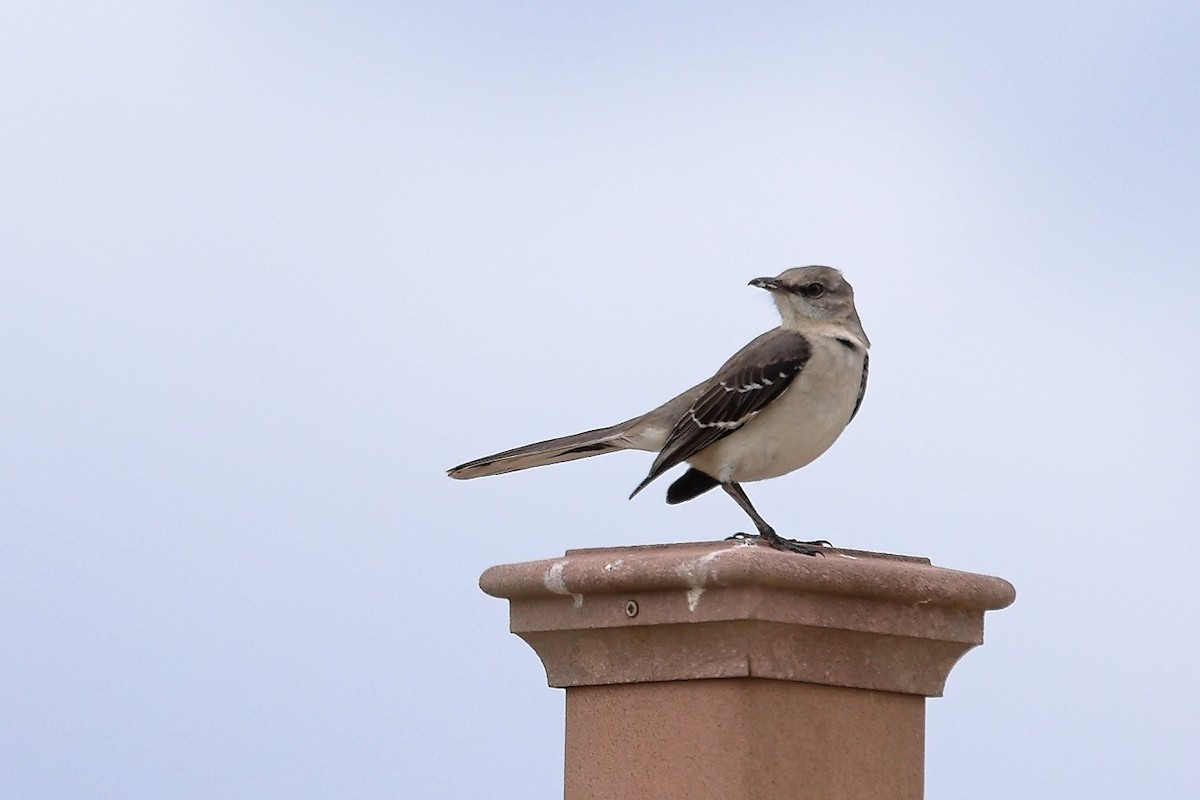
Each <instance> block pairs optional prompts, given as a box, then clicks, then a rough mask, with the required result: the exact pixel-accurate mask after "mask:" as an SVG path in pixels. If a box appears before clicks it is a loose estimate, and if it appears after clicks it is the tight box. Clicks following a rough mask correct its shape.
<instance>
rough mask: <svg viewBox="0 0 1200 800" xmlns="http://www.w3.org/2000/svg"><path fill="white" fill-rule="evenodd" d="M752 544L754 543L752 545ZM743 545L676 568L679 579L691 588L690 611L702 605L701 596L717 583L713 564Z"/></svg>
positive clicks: (733, 546)
mask: <svg viewBox="0 0 1200 800" xmlns="http://www.w3.org/2000/svg"><path fill="white" fill-rule="evenodd" d="M750 544H752V543H750ZM742 546H743V545H742V543H740V542H739V543H738V544H735V545H732V546H730V547H726V548H724V549H722V550H713V551H712V552H711V553H705V554H704V555H702V556H700V557H698V558H693V559H691V560H690V561H685V562H683V563H682V564H680V565H679V566H678V567H676V568H675V572H676V574H677V575H679V577H681V578H683V579H684V580H686V581H687V583H688V586H689V587H690V588H689V589H688V592H687V603H688V611H695V610H696V607H697V606H699V605H700V596H701V595H703V594H704V592H705V590H706V589H707V588H708V586H709V585H710V584H712V583H715V577H716V576H714V575H713V573H712V563H713V561H715V560H716V559H717V557H718V556H720V555H721V554H722V553H730V552H733V551H734V550H736V549H737V548H739V547H742Z"/></svg>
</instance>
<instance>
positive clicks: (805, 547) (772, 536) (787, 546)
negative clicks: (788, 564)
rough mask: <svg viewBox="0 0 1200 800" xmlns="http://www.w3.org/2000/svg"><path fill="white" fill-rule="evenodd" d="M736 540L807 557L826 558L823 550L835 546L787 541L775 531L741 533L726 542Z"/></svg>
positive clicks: (812, 542)
mask: <svg viewBox="0 0 1200 800" xmlns="http://www.w3.org/2000/svg"><path fill="white" fill-rule="evenodd" d="M735 539H736V540H739V541H744V542H757V543H759V544H765V545H766V546H767V547H771V548H774V549H776V550H782V551H784V552H786V553H800V554H801V555H805V556H824V555H825V554H824V553H823V552H821V549H822V548H824V547H832V546H833V545H831V544H830V543H829V542H827V541H825V540H824V539H816V540H815V541H811V542H802V541H799V540H797V539H785V538H783V537H782V536H780V535H779V534H777V533H775V531H764V532H762V533H741V532H739V533H735V534H734V535H733V536H730V537H729V539H727V540H726V541H730V540H735Z"/></svg>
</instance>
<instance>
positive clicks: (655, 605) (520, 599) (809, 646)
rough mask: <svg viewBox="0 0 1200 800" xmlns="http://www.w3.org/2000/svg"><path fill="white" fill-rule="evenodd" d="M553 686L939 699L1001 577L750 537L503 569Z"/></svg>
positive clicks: (488, 586)
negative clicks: (764, 689) (705, 685)
mask: <svg viewBox="0 0 1200 800" xmlns="http://www.w3.org/2000/svg"><path fill="white" fill-rule="evenodd" d="M480 586H481V587H482V588H483V589H484V591H486V592H488V593H489V594H492V595H494V596H497V597H503V598H507V599H509V601H510V618H511V629H512V631H513V632H514V633H516V634H517V635H519V636H521V637H522V638H523V639H525V641H527V642H528V643H529V644H530V645H531V646H532V647H533V648H534V650H535V651H536V652H537V653H538V655H539V656H540V657H541V658H542V661H543V664H544V665H545V668H546V673H547V678H548V680H549V682H550V685H552V686H560V687H567V686H588V685H600V684H609V683H637V682H643V681H668V680H691V679H697V678H736V677H761V678H772V679H776V680H791V681H803V682H809V683H819V684H824V685H830V686H848V687H857V688H864V689H878V690H885V691H893V692H905V693H911V694H920V695H924V696H935V695H940V694H941V692H942V689H943V687H944V684H945V680H946V676H947V675H948V674H949V671H950V669H951V667H953V665H954V663H955V662H956V661H957V660H958V659H959V658H960V657H961V656H962V655H963V653H965V652H966V651H967V650H969V649H970V648H972V647H974V646H975V645H978V644H980V643H982V641H983V613H984V611H986V610H992V609H998V608H1003V607H1005V606H1007V605H1008V604H1010V603H1011V602H1012V601H1013V599H1014V598H1015V592H1014V590H1013V587H1012V586H1011V584H1009V583H1008V582H1007V581H1004V580H1002V579H1000V578H993V577H989V576H985V575H975V574H972V573H967V572H959V571H956V570H950V569H944V568H941V567H935V566H932V565H931V564H929V563H928V561H926V560H924V559H916V558H910V557H901V556H888V555H884V554H874V553H862V552H855V551H840V550H832V549H831V550H829V551H828V552H827V554H826V555H824V556H817V557H811V556H803V555H798V554H794V553H784V552H780V551H776V550H772V549H770V548H767V547H763V546H761V545H757V544H753V543H744V542H726V541H723V542H704V543H694V544H678V545H661V546H642V547H621V548H611V549H594V550H572V551H568V552H567V553H566V555H564V556H563V557H561V558H555V559H548V560H544V561H531V562H524V563H518V564H508V565H503V566H497V567H492V568H491V569H489V570H487V571H486V572H484V574H483V576H482V577H481V579H480Z"/></svg>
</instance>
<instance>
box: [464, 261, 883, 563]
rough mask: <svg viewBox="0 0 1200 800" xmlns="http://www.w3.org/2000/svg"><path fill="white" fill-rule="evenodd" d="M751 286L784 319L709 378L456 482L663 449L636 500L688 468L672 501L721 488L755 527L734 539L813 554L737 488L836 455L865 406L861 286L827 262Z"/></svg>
mask: <svg viewBox="0 0 1200 800" xmlns="http://www.w3.org/2000/svg"><path fill="white" fill-rule="evenodd" d="M750 285H751V286H757V287H758V288H760V289H766V290H767V291H769V292H770V293H771V295H772V296H773V297H774V299H775V305H776V306H777V307H778V308H779V314H780V316H781V317H782V318H783V319H782V324H780V326H779V327H778V328H775V329H774V330H771V331H767V332H766V333H764V334H763V335H761V336H759V337H758V338H757V339H755V340H754V341H752V342H750V343H749V344H748V345H746V346H745V347H743V348H742V349H741V350H739V351H738V352H737V353H736V354H735V355H734V356H733V358H731V359H729V360H728V361H726V362H725V364H724V366H722V367H721V368H720V369H719V370H717V373H716V374H715V375H713V376H712V377H711V378H709V379H708V380H706V381H704V382H703V383H701V384H698V385H696V386H693V387H692V388H691V389H688V390H687V391H686V392H684V393H683V394H681V395H679V396H678V397H676V398H674V399H672V400H668V401H667V402H666V403H664V404H663V405H661V406H659V407H658V408H656V409H654V410H653V411H649V412H647V413H645V414H642V415H641V416H640V417H634V418H633V419H631V420H627V421H625V422H621V423H619V424H617V425H613V426H611V427H608V428H599V429H597V430H594V431H586V432H584V433H577V434H575V435H574V436H564V437H562V438H559V439H550V440H549V441H545V442H538V443H536V444H529V445H525V446H524V447H518V448H515V449H513V450H506V451H504V452H503V453H496V454H495V455H491V456H485V457H483V458H479V459H476V460H474V461H468V462H467V463H466V464H460V465H459V466H457V467H454V468H453V469H451V470H450V471H449V474H450V477H452V478H464V479H465V478H479V477H482V476H484V475H498V474H500V473H503V472H513V471H515V470H519V469H528V468H529V467H540V466H542V465H544V464H557V463H559V462H560V461H572V460H574V459H577V458H586V457H588V456H595V455H600V454H601V453H611V452H613V451H615V450H649V451H652V452H653V451H657V453H658V455H657V457H655V459H654V463H653V464H651V465H650V472H649V474H648V475H646V478H645V480H643V481H642V482H641V483H639V484H638V485H637V488H636V489H634V490H633V494H631V495H630V498H632V497H633V496H634V495H636V494H637V493H638V492H640V491H641V490H642V489H644V488H645V487H646V485H647V484H649V483H650V482H651V481H652V480H654V479H655V478H657V477H659V476H660V475H662V474H663V473H664V472H666V471H667V470H669V469H671V468H672V467H675V466H677V465H679V464H682V463H684V462H685V461H686V462H687V463H688V464H689V465H690V467H691V468H690V469H689V470H688V471H687V472H685V473H684V474H683V475H682V476H681V477H680V478H679V479H678V480H676V481H675V482H674V483H673V484H671V487H670V488H669V489H667V502H668V503H671V504H675V503H682V502H683V501H685V500H691V499H692V498H693V497H696V496H698V495H701V494H703V493H704V492H707V491H708V490H709V489H712V488H713V487H714V486H720V487H721V488H722V489H724V490H725V491H726V492H727V493H728V494H729V496H730V497H732V498H733V499H734V501H735V502H736V503H737V504H738V505H739V506H741V507H742V509H743V510H744V511H745V512H746V513H747V514H749V515H750V518H751V519H752V520H754V524H755V526H756V527H757V528H758V535H757V536H750V535H746V534H739V536H743V537H745V538H752V539H758V540H759V541H761V542H762V543H764V544H767V545H770V546H771V547H774V548H777V549H780V550H790V551H794V552H799V553H805V554H807V555H812V554H814V553H816V552H817V545H819V544H824V542H798V541H795V540H791V539H784V538H783V537H781V536H779V535H778V534H777V533H775V530H774V528H772V527H771V526H770V525H768V524H767V522H766V520H764V519H763V518H762V517H761V516H759V514H758V512H757V511H755V510H754V506H752V505H751V504H750V498H748V497H747V496H746V493H745V491H743V489H742V487H741V484H743V483H746V482H748V481H761V480H764V479H766V478H775V477H778V476H780V475H785V474H787V473H789V472H791V471H792V470H795V469H799V468H800V467H803V466H805V465H806V464H808V463H810V462H811V461H812V460H813V459H815V458H816V457H817V456H819V455H821V454H822V453H824V452H825V451H826V450H827V449H829V446H830V445H832V444H833V443H834V441H835V440H836V439H837V438H838V436H839V435H841V433H842V430H843V429H845V427H846V425H847V424H848V423H849V422H850V420H852V419H854V415H855V414H857V413H858V408H859V406H860V405H861V404H862V400H863V393H864V392H865V391H866V388H867V362H868V359H867V350H868V348H870V346H871V342H870V341H869V340H868V339H867V334H866V333H864V332H863V328H862V323H861V322H860V321H859V319H858V312H857V311H856V310H855V308H854V290H853V289H851V288H850V284H849V283H847V282H846V280H845V278H843V277H842V273H841V272H839V271H838V270H836V269H833V268H832V267H817V266H813V267H796V268H794V269H789V270H786V271H785V272H783V273H781V274H780V275H779V277H777V278H755V279H754V280H752V281H750Z"/></svg>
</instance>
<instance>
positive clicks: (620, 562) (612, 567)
mask: <svg viewBox="0 0 1200 800" xmlns="http://www.w3.org/2000/svg"><path fill="white" fill-rule="evenodd" d="M623 566H625V559H623V558H618V559H617V560H616V561H614V562H612V563H611V564H605V565H604V569H605V571H613V570H618V569H620V568H621V567H623Z"/></svg>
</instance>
